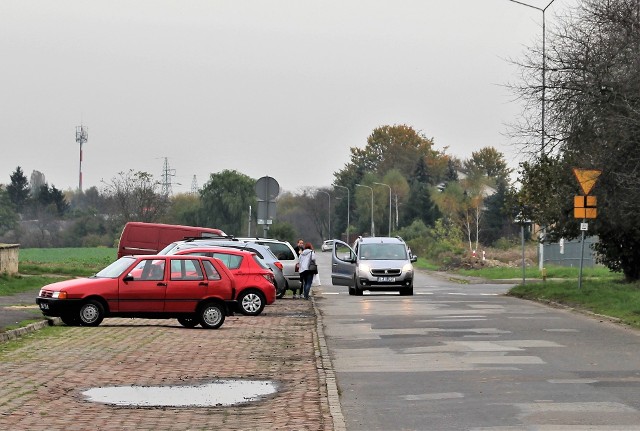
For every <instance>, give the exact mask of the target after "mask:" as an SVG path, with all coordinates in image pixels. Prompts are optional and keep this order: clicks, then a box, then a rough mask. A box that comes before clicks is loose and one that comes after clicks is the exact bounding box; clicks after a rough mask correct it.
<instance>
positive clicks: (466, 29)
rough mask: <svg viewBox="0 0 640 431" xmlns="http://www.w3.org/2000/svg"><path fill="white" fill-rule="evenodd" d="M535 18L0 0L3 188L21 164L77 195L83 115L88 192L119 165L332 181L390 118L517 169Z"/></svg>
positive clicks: (368, 1) (395, 9)
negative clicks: (517, 86) (523, 62)
mask: <svg viewBox="0 0 640 431" xmlns="http://www.w3.org/2000/svg"><path fill="white" fill-rule="evenodd" d="M528 3H530V4H532V5H535V6H539V7H544V6H546V5H547V4H548V3H549V1H548V0H544V1H540V0H530V1H528ZM562 7H563V0H559V1H556V2H555V3H554V4H553V5H552V6H551V7H550V8H549V11H548V14H547V24H549V19H551V18H552V17H553V13H556V12H559V11H560V10H561V8H562ZM541 23H542V13H541V12H539V11H537V10H534V9H530V8H528V7H524V6H520V5H518V4H515V3H512V2H510V1H508V0H357V1H356V0H323V1H305V0H289V1H284V0H252V1H247V0H228V1H227V0H203V1H189V0H181V1H167V0H164V1H163V0H148V1H136V0H122V1H117V0H108V1H102V0H91V1H87V0H78V1H72V0H56V1H51V0H2V1H0V58H1V61H2V67H0V83H1V84H0V85H1V88H2V92H1V93H0V94H1V96H0V100H1V102H0V110H1V112H0V118H1V120H0V142H1V144H2V153H3V154H2V155H1V156H0V183H8V182H9V181H10V180H9V176H10V174H11V173H12V172H13V171H14V170H15V168H16V167H17V166H21V167H22V169H23V170H24V172H25V174H26V176H27V177H29V176H30V174H31V172H32V171H33V170H38V171H41V172H42V173H44V175H45V177H46V180H47V182H48V183H49V185H55V186H56V187H57V188H58V189H61V190H67V189H77V187H78V183H79V181H78V177H79V175H78V172H79V145H78V144H77V143H76V141H75V131H76V126H79V125H81V124H82V125H84V126H86V127H87V128H88V133H89V139H88V142H87V143H86V144H84V146H83V153H84V158H83V162H82V172H83V189H87V188H89V187H91V186H98V187H101V180H105V181H109V180H111V179H112V178H113V177H115V176H116V175H117V174H118V172H121V171H127V170H129V169H133V170H135V171H145V172H149V173H151V174H154V175H155V176H156V177H157V178H158V179H160V177H161V174H162V170H163V165H164V161H165V158H167V160H168V164H169V168H170V169H172V170H175V176H173V177H172V183H173V184H172V186H173V191H174V193H176V192H188V191H190V190H191V185H192V181H193V179H194V176H195V178H196V180H197V183H198V186H200V187H201V186H203V185H204V183H205V182H206V181H207V180H208V178H209V175H210V173H214V172H220V171H222V170H224V169H235V170H237V171H240V172H242V173H244V174H246V175H249V176H250V177H253V178H256V179H257V178H260V177H262V176H265V175H269V176H272V177H274V178H275V179H276V180H277V181H278V182H279V183H280V187H281V189H283V190H288V191H292V192H296V191H299V190H300V189H301V188H302V187H307V186H317V187H323V186H329V185H330V184H331V183H332V181H333V173H334V172H336V171H337V170H339V169H341V168H342V167H343V166H344V165H345V163H347V162H348V161H349V154H350V153H349V149H350V147H356V146H357V147H363V146H364V145H365V144H366V139H367V137H368V136H369V134H370V133H371V132H372V131H373V129H374V128H376V127H378V126H382V125H393V124H407V125H409V126H412V127H413V128H414V129H416V130H418V131H420V132H422V133H424V134H425V135H426V136H427V137H431V138H433V139H434V141H435V146H436V148H437V149H443V148H445V147H448V152H449V153H450V154H453V155H455V156H457V157H459V158H463V159H464V158H467V157H469V156H470V155H471V152H472V151H475V150H477V149H479V148H482V147H486V146H494V147H496V148H497V149H498V150H499V151H501V152H502V153H503V154H505V156H506V158H507V159H508V161H509V162H510V164H511V165H512V166H513V167H515V166H517V159H516V157H517V149H515V148H513V147H512V146H511V144H510V140H509V138H508V137H507V136H506V135H505V132H506V131H507V129H506V126H505V124H506V123H509V122H512V121H513V119H514V118H515V117H516V116H517V115H518V114H519V113H520V107H519V106H518V104H517V103H515V102H512V99H513V95H512V94H510V93H509V91H508V90H507V89H506V88H505V87H504V85H505V84H506V83H508V82H513V81H514V80H516V79H517V77H518V73H517V70H516V68H515V67H514V66H513V65H511V64H510V63H509V61H508V59H509V58H513V57H520V56H521V55H522V53H523V51H524V47H525V45H531V44H532V43H534V42H536V41H537V40H539V39H540V37H541V32H542V27H541Z"/></svg>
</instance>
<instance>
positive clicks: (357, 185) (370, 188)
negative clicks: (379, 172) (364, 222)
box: [356, 184, 376, 236]
mask: <svg viewBox="0 0 640 431" xmlns="http://www.w3.org/2000/svg"><path fill="white" fill-rule="evenodd" d="M356 187H365V188H367V189H369V190H371V236H376V234H375V233H374V231H373V230H374V226H373V188H372V187H369V186H364V185H362V184H356Z"/></svg>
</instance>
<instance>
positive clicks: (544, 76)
mask: <svg viewBox="0 0 640 431" xmlns="http://www.w3.org/2000/svg"><path fill="white" fill-rule="evenodd" d="M509 1H510V2H512V3H517V4H519V5H522V6H527V7H530V8H531V9H536V10H539V11H540V12H542V112H541V114H540V115H541V120H540V121H541V122H542V124H541V125H540V134H541V135H542V136H541V138H540V140H541V144H540V160H542V159H544V156H545V153H544V146H545V143H544V138H545V129H544V127H545V107H546V104H547V103H546V100H547V99H546V90H547V53H546V49H547V46H546V44H547V30H546V14H545V12H546V11H547V9H548V8H549V6H551V3H553V2H554V1H555V0H551V1H550V2H549V3H547V5H546V6H545V7H543V8H541V7H537V6H533V5H530V4H527V3H524V2H521V1H517V0H509ZM544 230H545V229H544V228H542V234H543V235H544ZM539 253H540V260H539V261H538V268H539V269H540V270H542V268H543V267H544V243H542V242H541V243H540V249H539Z"/></svg>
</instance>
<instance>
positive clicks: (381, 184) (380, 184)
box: [373, 182, 391, 237]
mask: <svg viewBox="0 0 640 431" xmlns="http://www.w3.org/2000/svg"><path fill="white" fill-rule="evenodd" d="M373 184H378V185H379V186H387V187H389V237H391V186H390V185H389V184H385V183H375V182H374V183H373Z"/></svg>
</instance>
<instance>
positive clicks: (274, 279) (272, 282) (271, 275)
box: [262, 274, 276, 286]
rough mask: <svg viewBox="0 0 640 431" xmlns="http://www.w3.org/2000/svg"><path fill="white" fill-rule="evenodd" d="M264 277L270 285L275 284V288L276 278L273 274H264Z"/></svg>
mask: <svg viewBox="0 0 640 431" xmlns="http://www.w3.org/2000/svg"><path fill="white" fill-rule="evenodd" d="M262 276H263V277H264V278H266V279H267V281H268V282H269V283H271V284H273V285H274V286H275V285H276V278H275V277H274V276H273V274H262Z"/></svg>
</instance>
